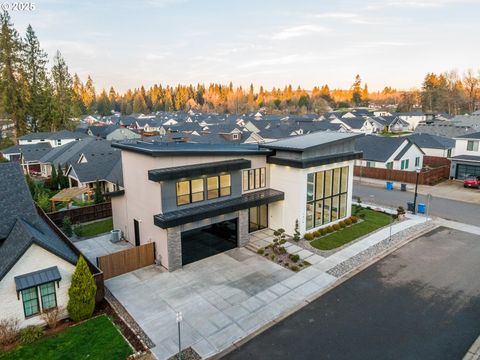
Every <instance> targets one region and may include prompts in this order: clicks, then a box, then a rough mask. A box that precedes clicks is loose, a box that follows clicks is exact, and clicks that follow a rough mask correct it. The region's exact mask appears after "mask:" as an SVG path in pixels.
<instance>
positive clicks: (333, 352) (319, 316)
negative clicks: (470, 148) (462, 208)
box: [225, 227, 480, 360]
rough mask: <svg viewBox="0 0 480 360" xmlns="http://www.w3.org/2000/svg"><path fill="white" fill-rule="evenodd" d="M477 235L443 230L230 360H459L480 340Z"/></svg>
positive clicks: (262, 336)
mask: <svg viewBox="0 0 480 360" xmlns="http://www.w3.org/2000/svg"><path fill="white" fill-rule="evenodd" d="M479 258H480V236H476V235H472V234H469V233H465V232H461V231H458V230H452V229H449V228H445V227H440V228H437V229H435V230H433V231H432V232H430V233H428V234H426V235H424V236H422V237H420V238H418V239H416V240H414V241H412V242H410V243H409V244H407V245H405V246H403V247H402V248H400V249H398V250H396V251H395V252H393V253H392V254H390V255H389V256H387V257H385V258H383V259H382V260H380V261H379V262H377V263H375V264H374V265H372V266H370V267H369V268H367V269H365V270H363V271H362V272H360V273H359V274H357V275H355V276H354V277H352V278H350V279H349V280H347V281H345V282H344V283H342V284H341V285H339V286H338V287H336V288H334V289H333V290H331V291H330V292H328V293H326V294H325V295H323V296H322V297H320V298H319V299H317V300H315V301H313V302H312V303H310V304H309V305H307V306H306V307H304V308H303V309H301V310H300V311H298V312H296V313H294V314H293V315H291V316H289V317H288V318H286V319H284V320H283V321H281V322H279V323H278V324H276V325H275V326H273V327H271V328H269V329H268V330H266V331H265V332H263V333H261V334H260V335H258V336H257V337H255V338H253V339H252V340H251V341H249V342H247V343H246V344H244V345H243V346H241V347H240V348H239V349H237V350H235V351H234V352H232V353H230V354H228V355H226V356H225V359H231V360H234V359H276V360H283V359H288V360H290V359H335V360H342V359H349V360H356V359H358V360H365V359H382V360H383V359H423V360H428V359H432V360H433V359H435V360H440V359H455V360H458V359H461V358H462V357H463V355H464V354H465V353H466V351H467V350H468V348H469V347H470V345H471V344H472V343H473V342H474V341H475V339H476V338H477V336H478V335H479V334H480V277H479V276H478V274H479V272H480V262H479V261H478V259H479Z"/></svg>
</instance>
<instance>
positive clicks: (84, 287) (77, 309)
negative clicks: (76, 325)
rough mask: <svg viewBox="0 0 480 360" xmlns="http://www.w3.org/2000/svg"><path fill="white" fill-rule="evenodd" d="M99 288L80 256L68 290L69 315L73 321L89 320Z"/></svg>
mask: <svg viewBox="0 0 480 360" xmlns="http://www.w3.org/2000/svg"><path fill="white" fill-rule="evenodd" d="M96 291H97V286H96V285H95V280H94V279H93V275H92V273H91V272H90V269H89V268H88V265H87V262H86V261H85V259H84V258H83V257H82V256H80V257H79V258H78V262H77V266H76V267H75V271H74V272H73V276H72V282H71V284H70V288H69V289H68V297H69V298H68V305H67V309H68V314H69V315H70V317H71V318H72V320H73V321H80V320H85V319H88V318H89V317H91V316H92V314H93V310H95V293H96Z"/></svg>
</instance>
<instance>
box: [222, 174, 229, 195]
mask: <svg viewBox="0 0 480 360" xmlns="http://www.w3.org/2000/svg"><path fill="white" fill-rule="evenodd" d="M231 193H232V182H231V179H230V174H227V175H220V196H229V195H230V194H231Z"/></svg>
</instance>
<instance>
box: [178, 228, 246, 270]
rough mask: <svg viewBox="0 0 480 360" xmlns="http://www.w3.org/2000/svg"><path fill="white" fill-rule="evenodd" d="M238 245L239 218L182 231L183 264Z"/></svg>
mask: <svg viewBox="0 0 480 360" xmlns="http://www.w3.org/2000/svg"><path fill="white" fill-rule="evenodd" d="M235 247H237V219H233V220H228V221H222V222H219V223H216V224H211V225H208V226H204V227H201V228H197V229H193V230H189V231H184V232H182V265H187V264H190V263H192V262H194V261H198V260H201V259H204V258H206V257H209V256H212V255H216V254H220V253H222V252H224V251H227V250H230V249H233V248H235Z"/></svg>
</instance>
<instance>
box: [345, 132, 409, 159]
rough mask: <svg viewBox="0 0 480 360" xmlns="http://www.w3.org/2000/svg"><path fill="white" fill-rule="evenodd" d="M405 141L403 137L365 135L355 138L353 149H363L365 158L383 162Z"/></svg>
mask: <svg viewBox="0 0 480 360" xmlns="http://www.w3.org/2000/svg"><path fill="white" fill-rule="evenodd" d="M405 141H406V138H404V137H384V136H376V135H365V136H360V137H357V138H356V139H355V150H357V151H363V158H364V159H365V160H370V161H379V162H385V161H387V160H388V159H389V158H390V157H391V156H392V154H393V153H394V152H395V151H396V150H398V148H399V147H400V146H401V145H402V144H403V143H404V142H405Z"/></svg>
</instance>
